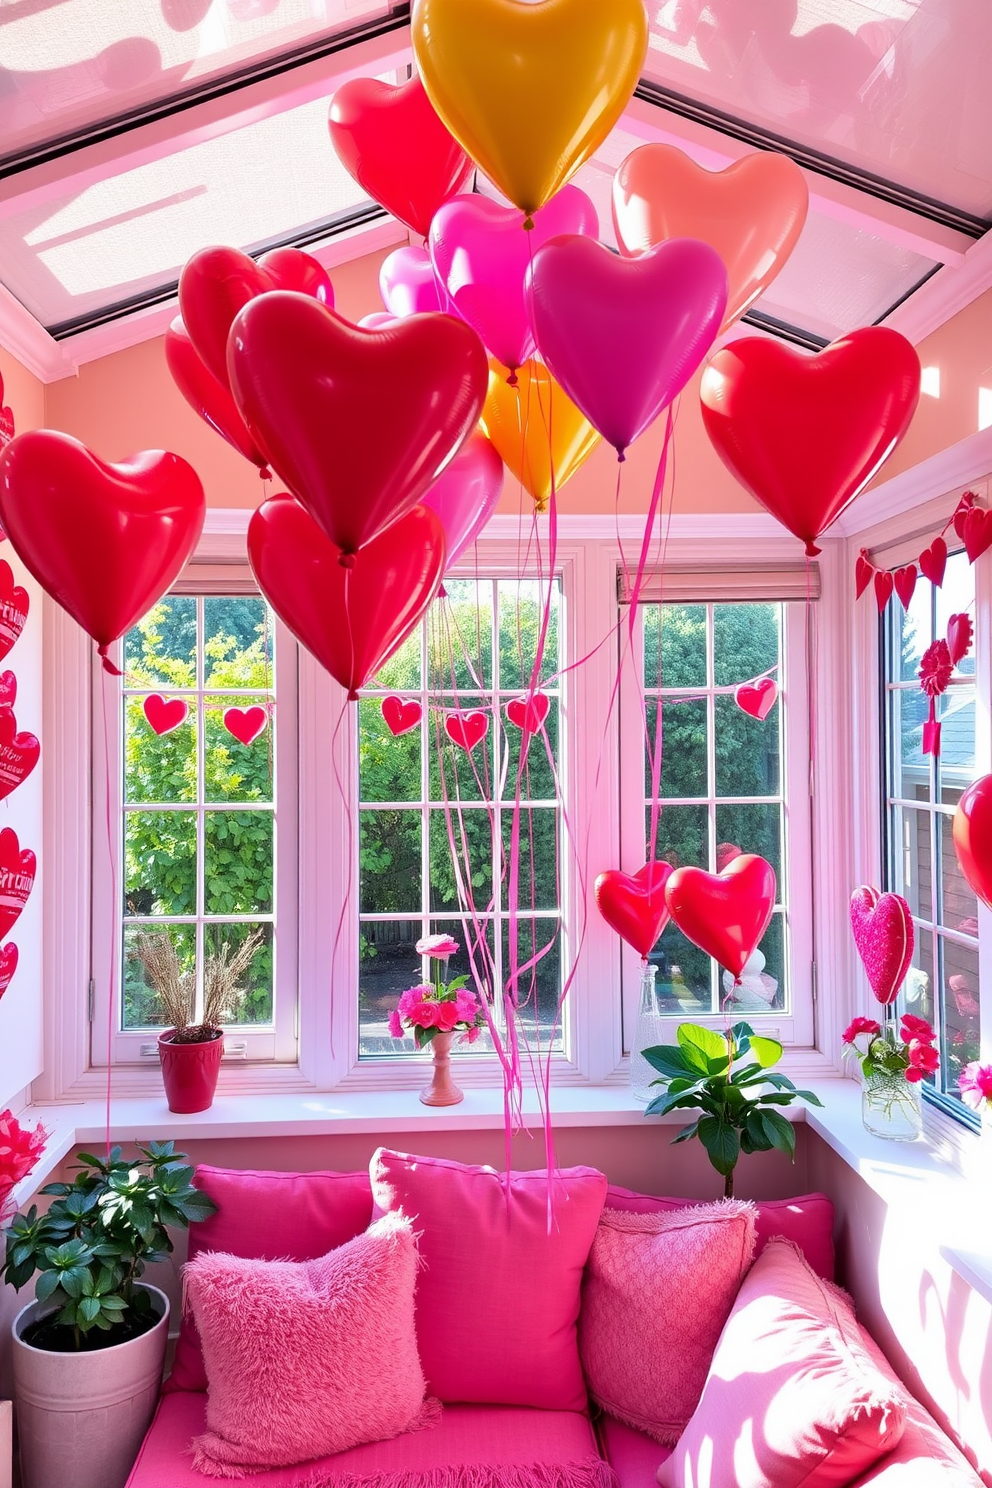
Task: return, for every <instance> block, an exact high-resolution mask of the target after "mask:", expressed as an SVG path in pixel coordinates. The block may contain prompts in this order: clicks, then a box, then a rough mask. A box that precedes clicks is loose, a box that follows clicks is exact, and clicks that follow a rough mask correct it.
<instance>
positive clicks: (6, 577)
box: [0, 558, 31, 660]
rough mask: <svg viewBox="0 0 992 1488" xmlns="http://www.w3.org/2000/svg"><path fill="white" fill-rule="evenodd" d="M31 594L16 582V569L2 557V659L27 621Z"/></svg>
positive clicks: (0, 581)
mask: <svg viewBox="0 0 992 1488" xmlns="http://www.w3.org/2000/svg"><path fill="white" fill-rule="evenodd" d="M30 608H31V596H30V595H29V594H28V591H27V590H26V589H24V588H22V587H21V585H20V584H15V583H14V570H13V569H12V568H11V566H10V564H9V563H7V562H6V561H5V560H4V559H3V558H0V660H2V659H3V658H4V657H5V656H6V655H7V652H8V651H9V650H10V648H11V647H12V646H13V644H14V642H15V641H16V640H17V638H18V636H19V635H20V633H21V631H22V630H23V629H24V626H25V624H26V623H27V618H28V612H29V610H30Z"/></svg>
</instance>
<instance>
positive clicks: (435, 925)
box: [358, 919, 492, 1084]
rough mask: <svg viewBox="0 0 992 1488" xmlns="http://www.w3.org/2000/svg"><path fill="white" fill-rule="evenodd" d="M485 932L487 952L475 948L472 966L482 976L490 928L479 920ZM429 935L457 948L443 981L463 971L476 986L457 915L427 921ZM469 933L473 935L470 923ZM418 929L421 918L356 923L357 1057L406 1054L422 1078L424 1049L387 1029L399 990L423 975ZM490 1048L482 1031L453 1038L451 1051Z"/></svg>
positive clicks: (488, 959) (425, 1060)
mask: <svg viewBox="0 0 992 1488" xmlns="http://www.w3.org/2000/svg"><path fill="white" fill-rule="evenodd" d="M482 929H483V934H484V935H485V936H486V937H487V944H488V947H489V949H488V955H487V957H485V958H482V957H480V955H479V952H478V950H476V951H475V959H476V965H477V967H478V968H479V970H480V973H481V974H482V975H483V977H485V975H486V970H485V968H486V967H488V966H491V964H492V927H491V925H483V927H482ZM430 933H431V934H446V935H451V936H453V937H454V939H455V941H456V942H457V943H458V951H457V953H456V954H455V955H454V956H452V957H451V959H450V960H449V962H448V968H447V980H448V981H451V980H452V978H454V977H458V976H467V977H468V979H469V982H468V984H469V986H470V987H472V988H473V989H475V979H474V977H473V974H472V961H471V958H470V956H469V947H468V942H467V938H466V935H465V932H464V929H463V926H462V923H461V921H460V920H450V919H446V920H435V921H432V922H431V925H430ZM469 933H470V934H473V933H474V932H472V930H471V926H470V927H469ZM422 934H423V926H422V922H421V921H420V920H419V919H418V920H415V921H402V920H399V921H378V922H376V923H375V924H364V925H362V926H361V942H360V960H359V967H358V982H359V1025H360V1036H359V1053H360V1056H361V1057H362V1058H382V1057H384V1056H385V1057H395V1056H396V1055H398V1054H409V1055H410V1056H411V1057H413V1058H416V1059H420V1060H422V1061H423V1063H424V1083H425V1084H426V1083H427V1080H428V1078H429V1077H428V1073H427V1070H428V1066H429V1061H430V1054H429V1052H426V1051H424V1052H419V1051H418V1050H417V1048H416V1046H415V1044H414V1041H413V1037H412V1035H411V1036H407V1037H406V1038H403V1039H402V1040H400V1039H394V1038H392V1037H391V1035H390V1033H389V1027H388V1020H389V1014H390V1013H391V1012H392V1010H393V1008H395V1006H396V1004H397V1002H398V1001H399V997H400V993H401V992H404V991H405V990H406V988H407V987H413V986H416V984H417V983H418V982H419V981H420V980H421V978H422V976H423V971H422V966H421V957H420V956H418V955H417V952H416V950H415V946H416V942H417V941H418V940H419V939H420V937H421V935H422ZM487 1051H488V1052H491V1046H490V1041H489V1039H488V1036H487V1035H486V1034H483V1035H482V1036H481V1037H480V1038H479V1039H477V1040H476V1042H475V1043H474V1044H472V1045H467V1044H461V1043H460V1042H459V1043H456V1045H455V1047H454V1049H453V1050H452V1053H453V1054H455V1053H457V1054H459V1055H464V1054H467V1053H468V1052H471V1053H474V1054H478V1053H485V1052H487Z"/></svg>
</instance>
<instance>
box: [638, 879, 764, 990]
mask: <svg viewBox="0 0 992 1488" xmlns="http://www.w3.org/2000/svg"><path fill="white" fill-rule="evenodd" d="M775 892H776V888H775V870H774V868H773V867H772V865H771V864H770V863H767V862H766V861H765V859H764V858H759V857H758V856H757V855H756V854H754V853H741V855H740V857H737V858H733V859H732V860H731V861H730V862H729V863H728V864H727V866H726V867H725V868H724V869H722V870H721V872H719V873H706V872H705V871H704V870H703V869H702V868H676V870H675V872H674V873H673V874H672V876H671V878H670V879H669V880H668V883H667V885H666V886H665V903H666V904H667V905H668V912H669V914H670V915H671V917H672V919H673V920H674V921H675V923H676V925H677V926H678V927H679V929H680V930H681V931H682V933H683V935H687V936H688V937H689V939H690V940H691V941H692V942H693V944H694V945H697V946H699V947H700V949H701V950H704V951H705V952H706V953H707V955H709V956H712V957H713V958H714V960H716V961H719V963H720V965H721V966H723V967H725V969H726V970H727V971H729V972H730V974H731V976H735V977H739V976H740V974H741V972H742V971H743V970H744V967H745V965H746V964H747V961H748V958H749V957H750V956H751V955H752V953H753V952H754V950H755V949H756V948H757V945H758V942H759V941H760V940H761V937H762V936H763V935H764V933H765V931H766V930H767V929H768V926H769V923H770V921H771V917H772V910H773V909H774V907H775Z"/></svg>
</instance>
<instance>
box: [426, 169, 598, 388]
mask: <svg viewBox="0 0 992 1488" xmlns="http://www.w3.org/2000/svg"><path fill="white" fill-rule="evenodd" d="M598 232H599V218H598V217H597V216H596V208H595V207H594V206H593V204H592V202H591V201H590V200H589V198H588V196H586V194H585V192H584V191H580V190H579V188H578V187H577V186H563V187H562V189H561V190H560V191H559V192H558V193H557V194H556V195H555V196H553V197H552V198H551V200H550V201H549V202H548V204H547V206H544V207H542V208H541V210H540V211H539V212H535V213H534V227H533V230H532V231H531V232H525V231H524V228H523V224H522V220H521V217H520V212H519V211H518V209H517V208H516V207H501V206H500V205H499V203H498V202H494V201H491V200H490V198H489V197H487V196H455V197H452V199H451V201H448V202H445V203H444V205H443V206H441V207H439V208H438V210H437V212H436V213H435V214H434V221H433V222H432V223H431V235H430V239H429V246H430V255H431V262H432V263H433V265H434V273H435V275H436V276H437V280H438V282H439V283H440V284H441V286H442V299H445V296H446V300H445V303H444V305H443V308H444V309H445V310H448V311H451V310H456V311H457V312H458V314H459V315H460V316H461V317H462V319H463V320H467V321H468V323H469V325H470V326H473V327H474V328H475V330H477V331H478V333H479V335H480V336H481V337H482V340H483V341H484V343H485V346H486V349H487V351H490V352H491V353H492V355H493V356H494V357H495V358H496V360H497V361H499V362H502V363H503V365H504V367H510V368H511V369H516V368H517V367H520V366H522V365H523V363H524V362H525V361H526V360H527V358H528V357H530V356H533V354H534V336H533V332H532V331H531V327H530V319H529V317H528V314H527V306H526V302H525V299H524V278H525V275H526V273H527V268H528V265H529V264H530V260H531V257H532V255H533V254H534V253H536V252H537V249H538V248H539V247H540V246H541V244H542V243H546V242H547V241H548V240H549V239H550V238H554V237H557V236H558V235H560V234H561V233H581V234H583V235H585V236H587V237H592V238H595V236H596V234H597V233H598Z"/></svg>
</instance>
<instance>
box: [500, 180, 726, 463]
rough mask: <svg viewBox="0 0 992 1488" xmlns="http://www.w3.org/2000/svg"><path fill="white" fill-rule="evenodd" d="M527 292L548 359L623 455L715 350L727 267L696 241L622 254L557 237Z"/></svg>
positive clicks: (540, 254)
mask: <svg viewBox="0 0 992 1488" xmlns="http://www.w3.org/2000/svg"><path fill="white" fill-rule="evenodd" d="M553 206H554V202H552V203H551V204H550V205H549V206H548V207H546V208H545V211H551V209H552V207H553ZM542 215H543V214H542V213H538V221H539V220H540V218H541V216H542ZM527 293H528V307H529V311H530V319H531V324H532V325H533V328H534V336H535V339H536V341H537V348H538V350H539V352H540V353H541V356H542V357H543V359H544V362H545V365H546V366H547V368H548V370H549V371H550V373H551V375H552V376H553V377H554V378H556V379H557V381H558V382H559V383H560V384H561V386H562V387H563V388H564V390H565V392H566V393H567V394H568V396H569V397H570V398H571V399H572V402H573V403H574V404H575V405H576V407H577V408H578V409H580V411H581V412H582V413H584V414H585V416H586V418H587V419H588V420H589V422H590V423H591V424H592V426H593V428H594V429H598V431H599V433H600V434H602V436H603V438H604V439H605V440H606V442H607V443H608V444H612V446H613V448H614V449H615V450H616V451H617V453H618V454H619V455H623V452H624V450H625V449H627V447H628V445H630V444H632V443H633V442H634V440H635V439H636V438H637V437H638V435H639V434H643V432H644V430H645V429H646V428H647V427H648V425H649V424H651V423H653V422H654V420H655V419H656V418H657V417H658V415H659V414H660V413H661V412H662V410H663V409H665V408H667V407H668V405H669V404H670V403H671V402H672V401H673V399H674V398H676V397H677V396H678V394H679V393H680V392H681V391H682V389H683V388H684V387H685V385H686V383H687V382H688V381H689V378H690V377H691V376H692V375H693V373H694V372H695V371H696V369H697V367H698V366H699V364H700V362H701V361H702V360H703V357H704V356H705V355H706V353H707V352H708V351H709V349H710V347H711V346H712V344H713V340H714V338H715V336H716V334H717V332H718V331H719V329H720V324H721V322H722V320H723V312H724V308H725V306H726V303H727V271H726V269H725V268H724V266H723V260H722V259H721V258H720V256H719V254H718V253H717V252H716V251H715V249H713V248H711V247H710V246H709V245H708V244H707V243H696V242H693V241H692V240H691V239H681V240H679V241H678V242H674V243H659V244H658V246H657V247H656V248H650V249H649V250H648V251H647V252H646V253H642V254H640V255H639V256H638V257H637V258H618V257H617V255H616V254H615V253H611V252H610V250H609V248H607V247H606V246H605V245H604V244H602V243H598V242H596V241H595V240H594V239H592V238H580V237H559V238H554V239H553V240H552V241H551V242H550V243H546V244H545V245H544V247H543V248H538V249H537V251H536V252H535V254H534V257H533V261H532V263H531V266H530V268H529V270H528V272H527Z"/></svg>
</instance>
